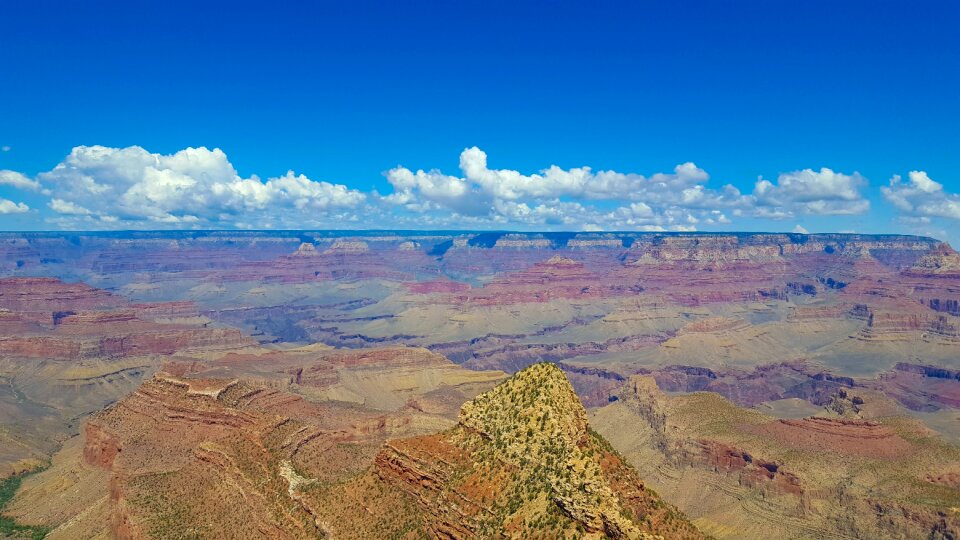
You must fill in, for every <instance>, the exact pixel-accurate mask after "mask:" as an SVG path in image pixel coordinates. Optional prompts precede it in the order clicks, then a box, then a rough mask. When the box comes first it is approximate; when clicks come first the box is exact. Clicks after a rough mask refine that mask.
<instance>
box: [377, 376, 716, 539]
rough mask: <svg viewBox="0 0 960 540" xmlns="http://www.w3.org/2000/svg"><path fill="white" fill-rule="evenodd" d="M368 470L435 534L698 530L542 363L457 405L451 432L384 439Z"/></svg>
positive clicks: (688, 533) (634, 534) (641, 534)
mask: <svg viewBox="0 0 960 540" xmlns="http://www.w3.org/2000/svg"><path fill="white" fill-rule="evenodd" d="M376 474H377V476H378V478H380V479H381V480H382V481H384V482H386V483H388V484H389V485H391V486H394V487H396V488H397V489H400V490H402V491H404V492H405V493H408V494H409V495H411V496H412V497H413V498H414V500H415V501H417V504H418V506H419V507H420V508H421V509H422V510H423V511H424V512H425V513H426V518H425V519H426V523H427V526H428V528H429V530H430V531H432V534H433V535H434V536H436V537H449V538H472V537H487V536H490V535H499V534H503V533H504V532H506V533H508V534H509V535H512V536H526V535H527V534H546V535H548V536H554V535H556V536H560V535H563V534H564V531H571V530H582V531H585V532H586V533H587V534H602V535H606V536H608V537H610V538H648V537H649V538H653V537H654V536H653V535H659V536H657V537H664V538H696V537H699V536H700V533H699V532H698V531H697V530H696V529H695V528H694V527H693V526H692V525H690V524H689V523H688V522H686V521H685V520H684V519H683V518H681V517H680V516H679V515H677V514H676V513H673V512H671V511H669V510H667V511H664V510H665V508H664V507H663V503H662V502H659V500H657V498H656V497H655V496H654V495H652V494H651V493H649V492H648V491H646V490H645V489H644V488H643V485H642V483H641V482H640V480H639V478H637V477H636V476H635V473H634V472H633V471H632V470H630V469H629V468H628V467H627V466H626V465H625V464H624V463H623V462H622V461H620V459H619V457H618V456H617V455H616V454H614V453H612V450H611V449H610V448H609V446H607V444H606V442H605V441H603V440H602V439H600V438H599V437H597V436H596V435H595V434H592V433H591V432H590V431H589V429H588V424H587V419H586V412H585V411H584V409H583V406H582V405H580V402H579V400H578V399H577V397H576V394H575V393H574V391H573V388H572V387H571V385H570V384H569V383H568V382H567V380H566V378H565V377H564V376H563V372H562V371H561V370H559V369H558V368H557V367H555V366H552V365H550V364H536V365H534V366H531V367H529V368H527V369H525V370H523V371H521V372H519V373H518V374H517V375H515V376H514V377H513V378H511V379H509V380H508V381H507V382H506V383H504V384H502V385H500V386H498V387H497V388H495V389H494V390H492V391H490V392H487V393H485V394H482V395H480V396H478V397H477V398H476V399H474V400H473V401H471V402H468V403H466V404H464V406H463V407H462V408H461V411H460V419H459V425H458V426H457V427H456V428H455V429H454V430H452V431H450V432H447V433H445V434H442V435H440V436H431V437H423V438H419V439H413V440H406V441H398V442H391V443H389V444H388V445H387V446H386V447H385V448H384V449H383V450H382V451H381V452H380V454H379V455H378V457H377V460H376ZM464 477H466V478H467V481H466V482H463V483H461V482H460V481H457V480H456V479H457V478H464Z"/></svg>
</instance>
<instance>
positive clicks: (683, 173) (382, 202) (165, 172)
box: [0, 146, 960, 231]
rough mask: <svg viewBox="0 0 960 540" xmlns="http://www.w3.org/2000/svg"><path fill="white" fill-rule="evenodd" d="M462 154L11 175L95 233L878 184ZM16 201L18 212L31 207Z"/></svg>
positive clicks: (160, 158) (383, 220)
mask: <svg viewBox="0 0 960 540" xmlns="http://www.w3.org/2000/svg"><path fill="white" fill-rule="evenodd" d="M459 163H460V167H459V171H458V173H457V174H453V175H451V174H445V173H444V172H441V171H439V170H436V169H431V170H416V171H413V170H410V169H408V168H406V167H403V166H397V167H395V168H393V169H390V170H389V171H386V172H385V173H384V175H385V176H386V179H387V181H388V182H389V183H390V185H391V187H392V191H391V192H389V193H386V194H380V193H377V192H376V191H371V192H365V191H361V190H357V189H351V188H349V187H348V186H345V185H342V184H333V183H329V182H323V181H316V180H312V179H310V178H308V177H307V176H305V175H303V174H296V173H294V172H293V171H287V173H286V174H284V175H281V176H275V177H270V178H267V179H266V180H261V178H260V177H258V176H255V175H251V176H241V175H240V174H239V173H238V172H237V171H236V169H235V168H234V166H233V165H232V164H231V163H230V161H229V159H228V158H227V155H226V154H225V153H224V152H223V151H221V150H220V149H216V148H215V149H213V150H210V149H207V148H186V149H184V150H180V151H178V152H175V153H172V154H158V153H151V152H149V151H147V150H145V149H143V148H141V147H138V146H131V147H128V148H110V147H104V146H78V147H76V148H74V149H73V150H72V151H71V152H70V154H69V155H68V156H67V157H66V158H64V159H63V161H62V162H61V163H59V164H58V165H57V166H56V167H54V168H53V169H51V170H49V171H46V172H43V173H40V174H38V175H36V177H34V178H30V177H28V176H26V175H24V174H22V173H19V172H16V171H0V185H4V186H11V187H13V188H15V189H22V190H30V191H34V192H38V193H39V194H41V195H44V196H46V197H47V200H46V202H45V203H44V204H46V206H47V208H49V210H48V211H47V214H46V215H48V216H51V215H52V217H48V218H47V219H48V221H49V222H50V223H52V224H54V225H57V226H60V227H62V228H89V229H96V228H215V227H223V228H326V227H332V228H337V227H346V226H367V227H397V228H476V229H484V228H519V229H545V230H546V229H563V230H586V229H600V230H650V231H664V230H676V231H679V230H696V229H697V228H707V229H721V228H722V229H727V230H729V229H732V228H735V226H731V225H732V224H733V220H740V219H745V218H757V219H768V220H769V219H773V220H785V219H793V218H796V217H797V216H799V215H809V214H825V215H842V214H859V213H863V212H866V211H867V210H868V209H869V206H870V203H869V201H867V199H866V198H865V197H864V196H863V195H862V193H861V191H862V190H863V188H864V187H865V186H866V184H867V182H866V180H865V179H864V178H863V177H862V176H860V175H859V174H857V173H853V174H851V175H847V174H843V173H839V172H834V171H832V170H830V169H826V168H823V169H820V170H819V171H817V170H813V169H804V170H800V171H794V172H788V173H783V174H780V175H779V176H778V177H777V179H776V181H775V182H771V181H768V180H764V179H762V178H761V179H759V180H758V181H757V182H756V184H755V186H754V191H753V192H752V193H742V192H741V191H740V190H739V189H737V188H736V187H735V186H733V185H729V184H728V185H722V186H718V187H713V186H711V185H710V181H711V178H710V175H709V174H708V173H707V172H706V171H705V170H704V169H702V168H700V167H698V166H697V165H696V164H694V163H692V162H686V163H681V164H679V165H677V166H675V167H673V169H672V170H671V171H669V172H658V173H653V174H649V175H644V174H639V173H634V172H618V171H611V170H594V169H593V168H591V167H587V166H583V167H575V168H571V169H563V168H560V167H558V166H556V165H551V166H549V167H547V168H545V169H541V170H539V171H538V172H535V173H532V174H524V173H522V172H520V171H518V170H512V169H494V168H491V167H490V165H489V162H488V157H487V154H486V153H485V152H483V151H482V150H480V149H479V148H476V147H472V148H467V149H464V150H463V152H462V153H461V154H460V162H459ZM913 174H914V173H911V183H910V184H909V185H906V184H904V185H901V186H899V188H897V187H896V186H893V184H892V185H891V186H892V187H891V188H889V189H891V190H892V189H895V188H896V189H897V190H898V191H897V192H896V194H893V192H891V195H890V196H889V197H888V198H890V199H891V200H894V201H895V204H900V205H901V206H902V207H903V208H909V210H910V211H911V212H915V211H919V210H917V209H918V208H921V207H920V206H918V205H917V204H916V203H917V200H918V199H917V195H916V194H915V193H921V194H922V193H926V194H928V195H932V194H935V193H937V190H938V189H940V190H941V191H942V186H940V185H939V184H937V183H936V182H933V181H932V180H930V179H929V178H927V177H926V175H925V174H923V173H917V174H922V177H921V176H918V177H917V178H916V179H914V178H913ZM897 182H899V180H897ZM885 189H886V188H885ZM904 190H906V191H904ZM885 194H886V192H885ZM891 197H892V198H891ZM928 199H930V200H927V201H926V202H925V203H924V204H925V206H923V207H922V208H924V209H926V210H925V211H930V212H933V211H936V212H939V214H938V215H943V214H946V213H949V212H950V211H951V210H950V208H949V207H947V206H943V205H941V206H942V207H941V208H934V207H933V206H932V205H933V202H934V200H933V198H930V197H928ZM949 202H950V199H948V201H947V203H949ZM8 203H9V204H7V205H4V207H5V208H6V212H11V211H17V212H23V211H27V210H29V208H28V207H27V206H26V205H25V204H23V203H19V205H17V204H14V203H12V202H9V201H8ZM947 203H944V204H947ZM954 204H955V203H954ZM21 208H22V209H21ZM45 210H46V209H45ZM957 211H958V212H960V210H957ZM797 221H800V220H799V219H798V220H797Z"/></svg>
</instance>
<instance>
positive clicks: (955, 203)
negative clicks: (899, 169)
mask: <svg viewBox="0 0 960 540" xmlns="http://www.w3.org/2000/svg"><path fill="white" fill-rule="evenodd" d="M880 191H881V193H883V197H884V198H885V199H886V200H887V201H889V202H890V203H891V204H893V205H894V206H896V207H897V208H898V209H899V210H900V211H901V212H903V213H904V214H906V215H907V216H909V217H913V218H916V219H919V220H926V222H929V219H930V218H949V219H960V195H958V194H956V193H947V192H945V191H944V190H943V184H940V183H939V182H935V181H934V180H933V179H931V178H930V177H929V176H928V175H927V173H926V172H925V171H910V173H909V174H908V175H907V181H906V182H904V181H903V178H902V177H901V176H900V175H894V176H893V178H891V179H890V185H889V186H884V187H882V188H880Z"/></svg>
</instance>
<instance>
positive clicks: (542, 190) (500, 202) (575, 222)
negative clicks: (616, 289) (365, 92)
mask: <svg viewBox="0 0 960 540" xmlns="http://www.w3.org/2000/svg"><path fill="white" fill-rule="evenodd" d="M385 176H386V178H387V180H388V181H389V182H390V184H391V185H392V186H393V188H394V191H393V193H391V194H389V195H386V196H382V197H381V198H380V200H381V201H382V202H384V203H386V204H388V205H395V206H399V207H402V208H404V209H405V210H408V211H411V212H418V213H421V214H431V213H432V215H431V216H430V218H433V219H435V218H436V217H437V214H439V213H443V212H447V213H450V212H452V213H454V214H455V216H454V218H455V219H467V220H469V221H473V220H483V219H486V220H488V221H491V222H494V223H520V224H524V225H529V226H536V225H547V226H577V227H584V226H586V225H587V224H589V225H590V227H600V228H606V229H612V228H642V227H657V228H664V227H668V228H673V229H678V228H681V227H682V228H690V227H693V226H695V225H696V224H697V223H701V222H702V223H705V224H711V225H712V224H717V223H729V222H730V220H729V218H727V216H726V215H725V214H724V213H723V210H724V209H733V208H740V209H746V208H749V206H750V204H751V198H750V197H749V196H744V195H743V194H741V193H740V191H739V190H737V188H735V187H734V186H732V185H727V186H724V187H723V188H721V189H720V190H714V189H710V188H707V187H706V185H705V184H706V182H707V181H708V180H709V179H710V175H709V174H707V172H706V171H704V170H703V169H701V168H699V167H697V166H696V165H695V164H694V163H690V162H688V163H682V164H680V165H677V166H676V167H675V168H674V169H673V171H672V172H669V173H656V174H653V175H650V176H645V175H642V174H637V173H621V172H617V171H603V170H601V171H596V172H595V171H594V170H593V169H592V168H590V167H577V168H572V169H562V168H560V167H558V166H556V165H552V166H550V167H548V168H546V169H543V170H541V171H539V172H537V173H534V174H523V173H521V172H520V171H517V170H512V169H492V168H490V166H489V165H488V161H487V154H486V153H485V152H484V151H483V150H481V149H479V148H477V147H472V148H467V149H465V150H464V151H463V152H462V153H461V154H460V175H457V176H452V175H448V174H445V173H443V172H441V171H438V170H435V169H434V170H429V171H424V170H418V171H415V172H414V171H412V170H410V169H407V168H405V167H402V166H398V167H396V168H394V169H391V170H389V171H387V172H386V173H385ZM603 201H615V202H616V203H617V204H620V205H621V206H614V207H613V208H609V205H606V206H605V207H604V208H606V209H603V210H602V209H601V206H598V205H597V204H596V203H601V202H603ZM424 217H425V219H430V218H427V217H426V216H424Z"/></svg>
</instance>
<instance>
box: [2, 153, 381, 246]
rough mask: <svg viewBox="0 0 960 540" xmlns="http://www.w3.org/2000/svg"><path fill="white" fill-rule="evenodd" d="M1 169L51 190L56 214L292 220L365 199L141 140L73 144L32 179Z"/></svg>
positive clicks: (100, 218) (8, 178) (116, 219)
mask: <svg viewBox="0 0 960 540" xmlns="http://www.w3.org/2000/svg"><path fill="white" fill-rule="evenodd" d="M4 173H10V174H6V175H4V174H2V173H0V182H3V181H5V182H7V183H10V184H11V185H16V187H21V188H37V189H38V188H40V186H44V187H46V188H48V189H49V190H51V191H52V192H53V193H55V194H56V195H55V197H54V198H53V199H52V200H51V201H50V202H49V204H48V206H49V208H50V209H51V210H53V211H54V212H56V213H57V214H59V215H62V216H71V217H72V218H78V217H83V218H84V219H85V220H86V221H91V222H97V223H101V224H110V223H120V222H126V223H130V222H140V223H143V225H144V226H154V225H158V224H159V225H168V226H201V225H202V226H230V227H232V226H238V225H239V224H241V223H242V222H243V221H244V220H249V219H251V218H254V221H255V222H257V223H259V226H264V224H268V225H269V224H273V223H277V224H284V223H289V224H290V225H297V223H298V222H299V223H304V222H306V223H309V222H311V221H313V220H316V219H317V218H319V217H323V216H327V215H328V214H330V213H335V212H337V211H343V210H349V209H351V208H355V207H357V206H359V205H360V204H362V203H363V202H364V201H365V200H366V195H365V194H364V193H361V192H359V191H357V190H352V189H348V188H347V187H346V186H343V185H340V184H331V183H329V182H319V181H314V180H311V179H310V178H308V177H306V176H304V175H302V174H301V175H297V174H295V173H293V172H292V171H288V172H287V174H286V175H284V176H279V177H276V178H269V179H268V180H267V181H265V182H264V181H262V180H260V178H258V177H256V176H251V177H248V178H243V177H241V176H240V175H239V174H238V173H237V171H236V169H235V168H234V167H233V165H232V164H231V163H230V161H229V160H228V159H227V155H226V154H225V153H224V152H223V151H222V150H220V149H218V148H215V149H213V150H209V149H207V148H202V147H201V148H187V149H184V150H181V151H179V152H176V153H174V154H169V155H163V154H155V153H150V152H148V151H147V150H145V149H143V148H140V147H138V146H131V147H128V148H108V147H104V146H78V147H76V148H74V149H73V151H71V152H70V154H69V155H68V156H67V157H66V159H64V160H63V161H62V162H61V163H59V164H58V165H57V166H56V167H54V168H53V169H52V170H50V171H47V172H43V173H40V174H38V175H37V178H36V179H35V180H31V179H29V178H26V177H25V176H23V175H22V174H20V173H15V172H12V171H4ZM14 183H16V184H14ZM298 220H299V221H298Z"/></svg>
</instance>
